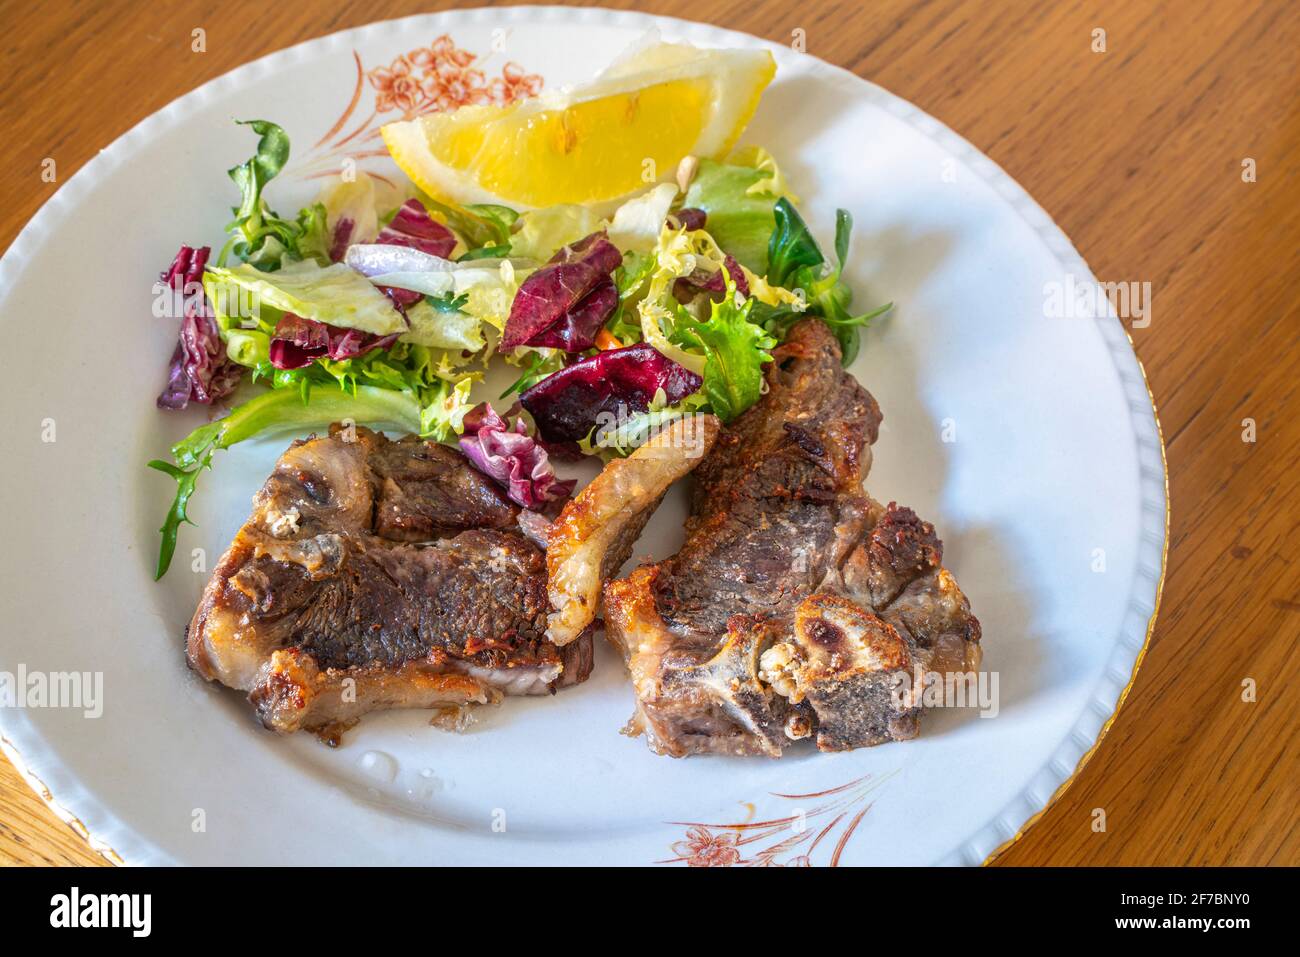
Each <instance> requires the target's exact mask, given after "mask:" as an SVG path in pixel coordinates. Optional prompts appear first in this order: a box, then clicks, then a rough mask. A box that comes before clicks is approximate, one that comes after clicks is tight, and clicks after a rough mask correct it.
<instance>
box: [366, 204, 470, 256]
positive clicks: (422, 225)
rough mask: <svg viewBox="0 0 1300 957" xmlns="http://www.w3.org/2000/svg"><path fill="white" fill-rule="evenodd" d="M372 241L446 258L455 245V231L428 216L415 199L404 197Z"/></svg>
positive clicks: (377, 243)
mask: <svg viewBox="0 0 1300 957" xmlns="http://www.w3.org/2000/svg"><path fill="white" fill-rule="evenodd" d="M375 244H376V245H387V246H409V247H410V248H412V249H418V250H420V252H425V253H428V254H429V255H430V256H437V257H438V258H440V259H446V258H447V257H448V256H450V255H451V251H452V250H453V249H455V248H456V234H455V233H453V232H452V231H451V230H450V229H448V228H447V227H446V226H444V225H443V224H442V223H440V222H438V221H437V220H436V219H434V218H433V217H432V216H430V215H429V213H428V211H427V210H426V209H425V208H424V206H422V205H421V204H420V201H419V200H418V199H408V200H407V201H406V202H405V203H403V204H402V206H401V208H400V209H398V211H397V214H396V215H395V216H393V218H392V219H391V220H389V223H388V225H387V226H385V227H384V228H383V229H381V230H380V231H379V235H378V236H376V237H375Z"/></svg>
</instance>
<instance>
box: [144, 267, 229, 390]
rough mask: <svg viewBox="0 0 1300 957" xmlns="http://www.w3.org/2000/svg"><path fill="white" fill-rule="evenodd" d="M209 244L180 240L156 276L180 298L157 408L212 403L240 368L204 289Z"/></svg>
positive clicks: (227, 388) (227, 387) (225, 388)
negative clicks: (181, 304)
mask: <svg viewBox="0 0 1300 957" xmlns="http://www.w3.org/2000/svg"><path fill="white" fill-rule="evenodd" d="M210 252H211V250H210V249H209V248H208V247H207V246H201V247H199V248H197V249H195V248H193V247H190V246H182V247H181V248H180V252H178V253H177V254H176V258H175V259H173V260H172V263H171V265H170V266H168V267H167V269H165V270H164V271H163V272H162V273H161V274H160V275H159V277H158V280H159V282H161V283H163V284H164V285H167V286H170V287H171V288H172V289H175V290H177V291H179V292H180V293H181V295H182V297H183V301H184V303H185V313H184V316H183V317H182V318H181V328H180V333H179V334H178V336H177V338H176V349H175V350H174V351H173V352H172V358H171V364H170V367H169V369H168V372H167V384H166V385H165V386H164V387H163V390H162V392H161V393H160V394H159V396H158V407H159V408H160V409H183V408H185V407H186V406H187V405H189V404H190V403H191V402H199V403H201V404H203V405H211V404H212V403H214V402H218V401H220V400H221V399H224V398H225V397H226V396H228V395H230V393H232V392H234V391H235V387H236V386H238V385H239V380H240V379H242V378H243V375H244V368H243V366H240V365H238V364H236V363H234V362H232V361H231V360H230V358H229V357H228V356H227V355H226V346H225V344H224V343H223V342H222V341H221V331H220V329H219V328H218V327H217V321H216V318H215V317H214V316H213V314H212V309H211V307H210V306H209V305H208V300H207V297H206V296H204V294H203V269H204V267H205V266H206V265H207V262H208V255H209V253H210Z"/></svg>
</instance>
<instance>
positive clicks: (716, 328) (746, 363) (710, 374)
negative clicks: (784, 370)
mask: <svg viewBox="0 0 1300 957" xmlns="http://www.w3.org/2000/svg"><path fill="white" fill-rule="evenodd" d="M754 302H755V300H753V299H745V300H744V301H743V302H742V303H741V304H740V305H737V296H736V284H735V282H734V281H733V280H732V278H731V277H730V276H727V277H726V295H724V296H723V297H722V299H721V300H720V301H717V302H710V306H711V314H710V316H709V318H708V319H707V320H706V321H703V322H701V321H700V320H698V319H696V318H695V317H694V316H693V315H691V313H690V312H688V311H687V310H686V309H684V308H679V310H678V316H677V321H676V323H675V324H674V329H673V335H672V339H673V341H674V342H675V343H676V344H677V345H680V346H682V347H684V348H687V349H691V350H693V351H697V352H702V353H703V354H704V387H703V391H704V396H705V398H707V399H708V401H709V406H710V407H711V408H712V410H713V412H714V414H715V415H717V416H718V418H720V419H721V420H722V421H723V422H730V421H732V420H733V419H735V418H736V416H738V415H740V413H742V412H744V411H745V410H746V409H748V408H749V407H750V406H751V405H753V404H754V403H755V402H757V401H758V398H759V396H760V395H762V394H763V366H764V365H765V364H766V363H768V362H771V361H772V354H771V353H770V352H768V350H769V349H772V348H774V347H775V346H776V344H777V340H776V339H775V338H774V337H772V336H771V335H769V334H768V333H767V331H766V330H764V329H763V327H762V326H760V325H757V324H756V323H753V322H751V321H750V318H749V315H750V311H751V310H752V309H753V306H754Z"/></svg>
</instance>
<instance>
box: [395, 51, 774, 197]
mask: <svg viewBox="0 0 1300 957" xmlns="http://www.w3.org/2000/svg"><path fill="white" fill-rule="evenodd" d="M775 73H776V63H775V62H774V61H773V59H772V55H771V53H769V52H768V51H766V50H706V49H699V48H696V47H693V46H689V45H684V44H670V43H653V44H649V45H643V46H642V47H641V48H640V49H638V50H635V51H633V52H631V53H629V54H627V55H625V56H624V57H623V58H621V59H620V60H618V61H617V62H616V63H614V64H613V65H612V66H611V67H610V68H609V69H607V70H606V71H605V72H604V73H602V74H601V75H600V76H599V77H597V78H596V79H595V80H594V81H592V82H591V83H588V84H586V85H584V86H581V87H576V88H572V89H568V90H560V91H555V92H549V93H543V94H542V95H541V96H538V97H534V98H531V99H528V100H521V101H519V102H516V103H511V104H509V105H506V106H466V107H462V108H460V109H458V110H455V111H454V112H450V113H431V114H428V115H425V116H420V117H417V118H415V119H413V120H409V121H406V122H400V123H389V124H388V125H386V126H384V127H383V130H382V132H383V137H384V143H385V144H386V145H387V147H388V152H389V153H390V154H391V155H392V157H393V160H394V161H395V162H396V163H397V165H398V166H399V167H400V168H401V170H402V172H404V173H405V174H406V175H407V176H409V177H410V178H411V180H412V181H413V182H414V183H415V184H416V185H417V186H419V187H420V188H421V189H422V190H424V191H425V192H426V193H428V194H429V195H430V196H433V197H435V198H437V199H441V200H444V201H452V202H457V203H501V204H504V205H507V206H512V207H514V208H516V209H529V208H538V207H543V206H553V205H556V204H559V203H583V204H588V205H594V206H597V207H602V208H606V209H610V208H612V207H613V206H615V205H617V204H618V203H619V202H621V201H622V200H623V199H625V198H627V197H628V196H630V195H632V194H634V193H637V192H640V191H642V190H644V189H645V187H646V186H647V185H649V184H651V183H654V182H662V181H666V180H670V179H672V177H673V175H674V173H675V171H676V168H677V164H678V163H679V162H680V161H681V160H682V159H683V158H684V157H686V156H691V155H694V156H717V155H721V154H723V153H725V152H726V151H727V150H729V149H730V148H731V147H732V146H733V145H734V144H735V142H736V140H737V139H738V138H739V136H740V134H741V131H743V130H744V128H745V125H746V124H747V123H748V122H749V120H750V118H751V117H752V116H753V115H754V111H755V110H756V109H757V108H758V101H759V97H760V96H762V93H763V90H764V89H765V88H766V87H767V85H768V83H770V82H771V80H772V77H773V75H774V74H775Z"/></svg>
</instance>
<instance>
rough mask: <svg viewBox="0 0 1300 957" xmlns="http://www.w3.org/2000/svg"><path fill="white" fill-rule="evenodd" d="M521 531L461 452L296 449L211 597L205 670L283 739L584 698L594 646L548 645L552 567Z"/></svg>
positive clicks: (204, 622) (336, 437) (272, 480)
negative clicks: (539, 699) (543, 698)
mask: <svg viewBox="0 0 1300 957" xmlns="http://www.w3.org/2000/svg"><path fill="white" fill-rule="evenodd" d="M532 519H533V517H532V516H529V517H528V519H527V522H526V523H528V522H531V521H532ZM520 520H521V512H520V510H519V509H518V508H517V507H516V506H514V505H512V504H511V503H510V502H509V501H508V500H507V499H506V498H505V497H504V496H503V495H502V494H501V492H500V491H499V490H498V489H497V487H496V486H495V485H494V484H493V483H492V482H491V480H489V479H488V478H487V477H486V476H484V475H482V474H481V473H479V472H477V471H476V470H474V469H473V468H472V467H471V466H470V465H469V463H468V462H467V461H466V460H465V459H464V457H463V456H461V454H460V453H459V452H458V451H456V450H454V449H449V448H446V447H444V446H439V445H437V444H435V443H432V442H422V441H420V440H418V439H414V438H407V439H403V440H401V441H398V442H391V441H389V440H388V439H387V438H385V437H384V436H383V435H382V434H380V433H375V432H371V431H369V430H368V429H363V428H352V429H345V428H342V427H340V426H337V425H336V426H334V427H332V428H331V429H330V434H329V436H328V437H325V438H314V437H313V438H311V439H308V440H306V441H298V442H294V443H293V445H291V446H290V448H289V449H288V451H286V452H285V453H284V455H283V456H281V458H280V460H279V462H278V463H277V464H276V467H275V471H274V472H273V473H272V474H271V476H270V477H269V478H268V479H267V481H266V484H265V485H264V486H263V487H262V489H261V490H260V491H259V492H258V493H257V495H256V496H255V497H254V499H253V513H252V515H251V517H250V518H249V520H248V521H247V522H246V523H245V524H244V526H243V528H241V529H240V530H239V532H238V534H237V535H236V536H235V540H234V541H233V542H232V543H231V546H230V548H229V549H228V550H227V552H226V554H225V555H223V556H222V558H221V560H220V562H219V563H218V564H217V567H216V569H215V571H214V572H213V575H212V578H211V580H210V581H209V582H208V586H207V588H206V589H205V591H204V593H203V597H202V599H201V600H200V602H199V606H198V609H197V610H196V611H195V614H194V618H193V620H192V621H191V623H190V627H189V633H188V641H187V648H188V656H189V661H190V665H191V667H193V668H194V669H195V670H196V671H197V672H199V674H201V675H203V677H205V678H207V679H209V680H217V681H221V682H222V683H224V684H227V685H229V686H230V687H232V688H238V689H241V690H244V691H248V692H249V698H250V700H251V701H252V703H253V704H254V706H255V708H256V710H257V713H258V716H259V717H260V718H261V719H262V722H263V724H265V725H266V726H267V727H268V728H271V729H273V730H276V731H281V732H289V731H295V730H298V729H300V728H305V729H308V730H320V729H328V728H338V727H340V726H346V725H347V724H349V723H352V722H355V720H356V719H357V718H358V717H359V716H360V715H361V714H364V713H365V712H367V711H372V710H376V709H381V708H434V709H448V708H452V709H458V708H463V707H464V706H466V705H468V704H473V703H477V704H483V703H487V702H489V701H495V700H498V699H499V697H500V696H501V695H502V694H541V693H548V692H553V691H554V689H555V688H556V687H558V686H560V685H564V684H574V683H577V682H579V681H582V680H584V679H585V678H586V677H587V675H588V674H590V671H591V634H590V631H588V632H587V633H586V634H584V635H582V636H581V640H580V641H578V642H575V647H574V648H573V649H572V650H565V651H563V652H562V651H561V650H560V649H559V648H557V647H556V646H555V645H554V644H552V643H551V642H550V641H549V640H547V638H546V635H545V628H546V613H547V611H548V609H549V605H548V601H547V595H546V564H545V558H544V556H543V554H542V551H541V550H540V549H539V548H538V547H537V545H536V544H534V542H533V541H531V540H530V539H529V538H528V537H527V536H526V535H525V534H524V532H523V531H522V530H521V529H520Z"/></svg>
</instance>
